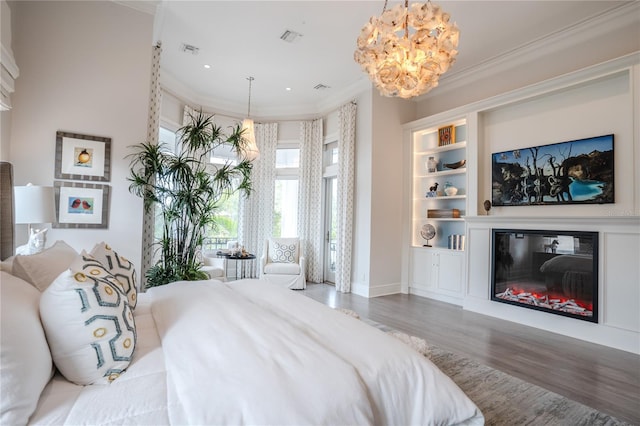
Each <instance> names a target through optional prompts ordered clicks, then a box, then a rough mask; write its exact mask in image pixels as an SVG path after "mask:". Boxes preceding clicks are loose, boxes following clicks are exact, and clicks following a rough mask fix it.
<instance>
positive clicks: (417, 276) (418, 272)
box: [409, 249, 432, 289]
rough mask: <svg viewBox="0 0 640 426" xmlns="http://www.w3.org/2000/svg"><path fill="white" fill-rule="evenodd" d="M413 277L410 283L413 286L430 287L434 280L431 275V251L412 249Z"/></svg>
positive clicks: (411, 266)
mask: <svg viewBox="0 0 640 426" xmlns="http://www.w3.org/2000/svg"><path fill="white" fill-rule="evenodd" d="M409 262H410V263H411V265H410V268H411V277H410V284H411V287H413V288H422V289H427V288H429V287H430V285H431V283H432V280H431V276H430V272H431V269H432V268H431V263H432V261H431V253H430V252H428V251H426V250H422V249H414V250H411V259H410V260H409Z"/></svg>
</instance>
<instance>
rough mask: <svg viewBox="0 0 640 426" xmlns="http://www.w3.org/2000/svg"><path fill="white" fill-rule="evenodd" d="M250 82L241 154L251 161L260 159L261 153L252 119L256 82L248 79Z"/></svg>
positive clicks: (250, 78)
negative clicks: (252, 103) (253, 93)
mask: <svg viewBox="0 0 640 426" xmlns="http://www.w3.org/2000/svg"><path fill="white" fill-rule="evenodd" d="M247 80H249V102H248V103H247V105H248V106H247V118H245V119H244V120H242V139H244V142H245V143H244V145H243V146H242V149H241V153H242V155H244V158H246V159H247V160H249V161H253V160H257V159H258V158H260V151H259V150H258V145H257V144H256V134H255V131H254V130H253V120H252V119H251V82H252V81H253V80H255V78H253V77H247Z"/></svg>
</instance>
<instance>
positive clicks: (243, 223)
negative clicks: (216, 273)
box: [238, 123, 278, 276]
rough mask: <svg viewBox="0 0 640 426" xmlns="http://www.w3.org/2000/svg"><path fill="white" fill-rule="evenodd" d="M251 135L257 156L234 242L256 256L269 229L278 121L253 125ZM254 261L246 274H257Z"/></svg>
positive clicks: (268, 235)
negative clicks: (254, 135)
mask: <svg viewBox="0 0 640 426" xmlns="http://www.w3.org/2000/svg"><path fill="white" fill-rule="evenodd" d="M255 134H256V144H257V145H258V149H259V150H260V158H259V159H257V160H255V161H254V162H253V170H252V172H251V180H252V181H253V191H252V192H251V195H250V196H249V197H245V198H242V199H241V203H240V223H239V227H238V242H239V243H240V244H241V245H243V246H244V248H245V250H247V251H248V252H249V253H252V254H255V255H256V257H257V258H260V256H261V255H262V247H263V244H264V240H265V239H266V238H269V237H271V233H272V232H273V207H274V204H273V197H274V193H275V180H276V147H277V145H278V123H268V124H255ZM257 263H258V262H252V264H253V265H252V268H254V269H253V270H252V271H251V275H250V276H257V272H256V270H255V267H256V264H257Z"/></svg>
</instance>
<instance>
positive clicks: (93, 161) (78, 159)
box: [55, 131, 111, 182]
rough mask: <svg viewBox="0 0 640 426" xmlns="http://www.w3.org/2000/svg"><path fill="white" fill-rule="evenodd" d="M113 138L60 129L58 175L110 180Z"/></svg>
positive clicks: (57, 155) (70, 177)
mask: <svg viewBox="0 0 640 426" xmlns="http://www.w3.org/2000/svg"><path fill="white" fill-rule="evenodd" d="M110 172H111V138H103V137H100V136H89V135H81V134H79V133H67V132H60V131H59V132H56V170H55V177H56V179H73V180H91V181H101V182H108V181H109V180H110V179H111V177H110V174H111V173H110Z"/></svg>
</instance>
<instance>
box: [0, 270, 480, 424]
mask: <svg viewBox="0 0 640 426" xmlns="http://www.w3.org/2000/svg"><path fill="white" fill-rule="evenodd" d="M2 277H3V279H2V283H1V285H2V290H3V300H2V304H3V308H5V307H6V306H8V304H9V303H11V302H10V301H8V300H6V299H7V295H8V294H9V292H7V290H6V288H7V287H8V286H9V284H8V283H9V282H11V286H14V287H17V286H21V285H26V286H29V284H28V283H26V282H24V281H22V280H19V279H18V278H15V277H12V276H9V275H8V274H5V273H4V272H3V273H2ZM9 277H11V278H9ZM20 282H22V283H20ZM29 291H31V290H29ZM29 294H31V293H29ZM3 320H4V318H3ZM135 323H136V324H135V325H136V330H137V344H136V349H135V352H134V355H133V359H132V361H131V364H130V365H129V367H128V369H127V370H126V372H125V373H123V374H122V375H121V376H120V377H119V378H118V379H117V380H115V381H113V382H112V383H110V384H108V385H88V386H79V385H76V384H73V383H71V382H69V381H67V380H66V379H65V378H64V377H63V376H62V375H61V374H60V373H56V374H55V375H54V376H53V378H52V379H51V380H50V381H49V382H48V383H47V384H46V386H45V387H44V390H43V391H42V393H41V394H40V395H39V398H38V399H37V406H36V407H35V411H34V412H33V413H32V414H31V415H30V417H29V424H42V425H60V424H158V425H159V424H199V425H204V424H207V425H209V424H215V425H222V424H278V425H285V424H288V425H303V424H328V425H337V424H354V425H355V424H358V425H359V424H394V425H410V424H416V425H431V424H433V425H436V424H437V425H445V424H482V423H483V417H482V415H481V413H480V412H479V410H478V409H477V407H476V406H475V405H474V404H473V402H472V401H471V400H469V399H468V398H467V397H466V396H465V395H464V393H463V392H462V391H461V390H460V389H459V388H458V387H457V386H456V385H455V384H454V383H453V382H452V381H451V380H450V379H449V378H448V377H446V376H445V375H444V374H443V373H442V372H440V371H439V370H438V369H437V368H436V367H435V366H434V365H433V364H432V363H431V362H430V361H429V360H428V359H426V358H425V357H423V356H422V355H420V354H419V353H418V352H416V351H415V350H413V349H412V348H410V347H409V346H407V345H405V344H404V343H402V342H401V341H399V340H397V339H395V338H394V337H391V336H389V335H387V334H385V333H383V332H381V331H379V330H378V329H376V328H374V327H371V326H369V325H367V324H366V323H364V322H362V321H359V320H357V319H354V318H352V317H350V316H348V315H345V314H343V313H341V312H339V311H335V310H333V309H331V308H328V307H326V306H324V305H322V304H320V303H318V302H316V301H314V300H312V299H310V298H307V297H305V296H304V295H301V294H297V293H296V292H293V291H291V290H287V289H284V288H281V287H278V286H274V285H271V284H269V283H267V282H263V281H259V280H241V281H234V282H230V283H222V282H219V281H214V280H212V281H200V282H177V283H172V284H169V285H166V286H163V287H158V288H154V289H151V290H149V291H148V292H146V293H144V294H140V295H139V298H138V303H137V307H136V308H135ZM2 326H3V331H4V329H5V321H3V324H2ZM3 352H4V348H3ZM3 358H5V354H4V353H3ZM5 367H6V365H5V366H3V376H4V374H5V373H6V370H5V369H4V368H5ZM25 367H26V368H27V369H28V368H29V366H25ZM4 379H5V378H4V377H3V381H4ZM3 392H7V388H6V387H4V386H3ZM4 396H5V395H3V399H4ZM3 405H4V403H3ZM3 410H4V407H3Z"/></svg>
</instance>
